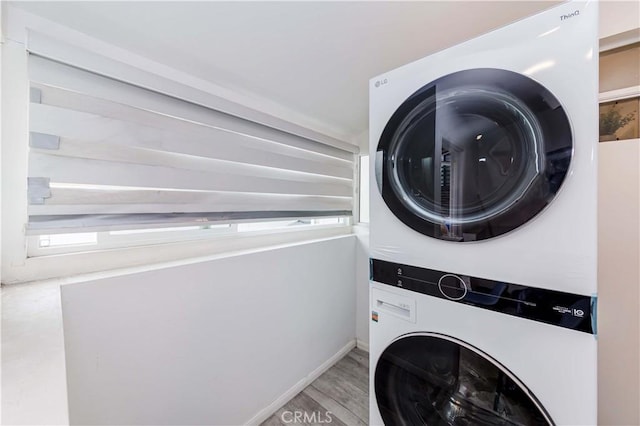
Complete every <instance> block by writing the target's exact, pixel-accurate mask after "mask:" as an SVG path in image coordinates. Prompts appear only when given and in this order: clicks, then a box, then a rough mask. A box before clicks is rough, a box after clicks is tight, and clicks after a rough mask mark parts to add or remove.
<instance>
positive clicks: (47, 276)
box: [3, 226, 353, 284]
mask: <svg viewBox="0 0 640 426" xmlns="http://www.w3.org/2000/svg"><path fill="white" fill-rule="evenodd" d="M352 234H353V227H352V226H339V227H331V228H322V229H307V230H300V231H289V232H278V233H255V234H252V235H246V236H245V235H243V236H238V235H234V236H229V237H226V236H225V237H220V238H211V239H206V240H195V241H182V242H178V243H166V244H156V245H150V246H149V245H147V246H136V247H128V248H120V249H109V250H97V251H89V252H80V253H67V254H56V255H49V256H38V257H31V258H27V259H26V260H25V262H24V264H22V265H17V266H16V265H4V267H5V270H4V271H3V284H17V283H26V282H33V281H45V280H55V281H56V282H58V284H70V283H74V282H81V281H86V280H92V279H98V278H104V277H107V276H117V275H126V274H130V273H137V272H143V271H147V270H152V269H159V268H165V267H172V266H178V265H184V264H190V263H197V262H202V261H206V260H213V259H217V258H221V257H228V256H237V255H242V254H248V253H253V252H259V251H264V250H270V249H274V248H279V247H284V246H290V245H298V244H307V243H311V242H314V241H319V240H325V239H332V238H340V237H344V236H349V235H352Z"/></svg>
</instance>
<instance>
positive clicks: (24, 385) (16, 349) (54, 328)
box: [1, 282, 69, 425]
mask: <svg viewBox="0 0 640 426" xmlns="http://www.w3.org/2000/svg"><path fill="white" fill-rule="evenodd" d="M59 288H60V286H59V285H58V284H57V283H53V282H51V283H40V284H21V285H15V286H5V287H3V288H2V419H1V423H2V424H3V425H19V424H24V425H27V424H28V425H62V424H68V422H69V418H68V414H67V387H66V376H65V369H64V343H63V334H62V311H61V308H60V290H59Z"/></svg>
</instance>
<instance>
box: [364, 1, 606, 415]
mask: <svg viewBox="0 0 640 426" xmlns="http://www.w3.org/2000/svg"><path fill="white" fill-rule="evenodd" d="M597 28H598V10H597V3H596V2H569V3H564V4H562V5H560V6H557V7H554V8H552V9H549V10H546V11H544V12H542V13H540V14H538V15H535V16H533V17H530V18H527V19H524V20H521V21H518V22H516V23H514V24H512V25H509V26H507V27H504V28H501V29H499V30H496V31H493V32H491V33H488V34H486V35H484V36H481V37H479V38H476V39H473V40H470V41H467V42H465V43H463V44H461V45H458V46H455V47H453V48H450V49H447V50H444V51H441V52H439V53H436V54H434V55H431V56H429V57H427V58H424V59H421V60H418V61H416V62H413V63H411V64H408V65H406V66H403V67H401V68H399V69H396V70H394V71H391V72H388V73H386V74H383V75H381V76H379V77H377V78H374V79H372V80H371V85H370V141H371V143H370V148H371V150H370V159H371V172H372V176H371V178H372V180H373V181H374V182H375V184H373V185H371V224H370V232H371V235H370V241H371V286H370V287H371V288H370V291H371V292H370V302H371V322H370V339H371V342H370V357H371V378H370V395H371V412H370V423H371V424H373V425H379V424H386V425H421V424H427V425H483V424H491V425H494V424H500V425H502V424H504V425H507V424H509V425H510V424H516V425H521V424H522V425H538V424H540V425H553V424H558V425H565V424H567V425H568V424H571V425H586V424H595V423H596V421H597V416H596V414H597V413H596V410H597V388H596V377H597V370H596V368H597V366H596V321H595V314H596V311H595V306H596V303H595V302H596V300H597V299H596V289H597V286H596V272H597V269H596V268H597V267H596V262H597V259H596V252H597V227H596V226H597V225H596V194H597V183H596V177H597V175H596V173H597V168H596V166H597V163H596V160H597V158H596V148H597V141H598V133H597V132H598V129H597V126H598V124H597V123H598V121H597V118H598V116H597V92H598V71H597V58H598V40H597Z"/></svg>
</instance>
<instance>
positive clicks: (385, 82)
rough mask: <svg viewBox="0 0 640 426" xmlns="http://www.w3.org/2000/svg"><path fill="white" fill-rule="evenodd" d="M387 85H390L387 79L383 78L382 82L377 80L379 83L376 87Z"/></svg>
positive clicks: (376, 83) (375, 84)
mask: <svg viewBox="0 0 640 426" xmlns="http://www.w3.org/2000/svg"><path fill="white" fill-rule="evenodd" d="M387 83H389V80H388V79H386V78H383V79H382V80H377V81H376V82H375V83H374V86H376V87H380V86H384V85H385V84H387Z"/></svg>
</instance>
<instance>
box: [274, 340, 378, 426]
mask: <svg viewBox="0 0 640 426" xmlns="http://www.w3.org/2000/svg"><path fill="white" fill-rule="evenodd" d="M298 413H299V414H298ZM305 414H306V416H305ZM296 415H297V416H298V417H297V418H296V417H294V416H296ZM368 423H369V354H368V353H366V352H364V351H363V350H361V349H358V348H355V349H353V350H352V351H351V352H349V353H348V354H347V355H346V356H345V357H344V358H342V359H341V360H340V361H338V362H337V363H336V364H335V365H334V366H333V367H331V368H330V369H329V370H327V371H326V372H325V373H324V374H323V375H322V376H320V377H318V378H317V379H316V380H315V381H314V382H313V383H311V384H310V385H309V386H307V387H306V388H305V389H304V390H303V391H302V392H300V393H299V394H298V395H296V396H295V397H294V398H293V399H292V400H291V401H289V402H287V403H286V404H285V405H284V406H283V407H281V408H280V409H279V410H278V411H276V413H275V414H274V415H273V416H271V417H269V418H268V419H267V420H266V421H265V422H264V423H262V426H277V425H324V426H327V425H331V426H342V425H346V426H360V425H362V426H366V425H367V424H368Z"/></svg>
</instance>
